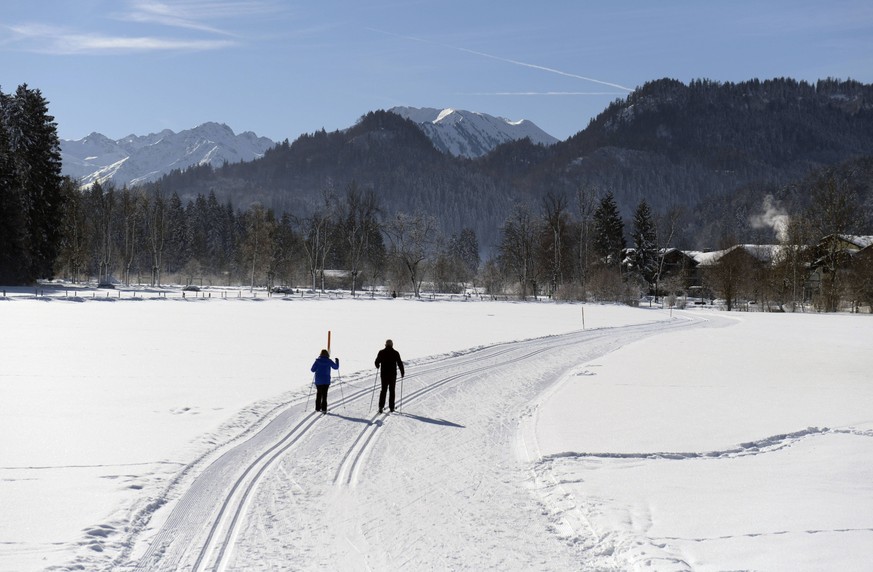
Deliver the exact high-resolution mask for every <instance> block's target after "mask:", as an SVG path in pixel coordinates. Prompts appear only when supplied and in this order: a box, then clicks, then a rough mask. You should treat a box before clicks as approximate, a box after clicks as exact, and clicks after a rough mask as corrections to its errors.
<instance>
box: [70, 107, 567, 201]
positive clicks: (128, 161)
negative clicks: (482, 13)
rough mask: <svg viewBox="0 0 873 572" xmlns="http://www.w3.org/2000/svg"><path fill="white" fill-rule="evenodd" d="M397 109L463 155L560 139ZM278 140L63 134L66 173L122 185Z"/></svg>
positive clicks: (203, 134)
mask: <svg viewBox="0 0 873 572" xmlns="http://www.w3.org/2000/svg"><path fill="white" fill-rule="evenodd" d="M391 111H392V112H394V113H396V114H398V115H400V116H402V117H406V118H408V119H410V120H411V121H413V122H415V123H416V124H418V125H419V127H420V128H421V129H422V131H423V132H424V133H425V135H427V136H428V138H429V139H430V140H431V142H432V143H433V145H434V146H435V147H436V148H437V149H439V150H440V151H443V152H445V153H449V154H451V155H454V156H458V157H467V158H474V157H481V156H482V155H485V154H486V153H489V152H490V151H492V150H493V149H494V148H495V147H497V146H498V145H501V144H503V143H507V142H510V141H515V140H518V139H523V138H525V137H527V138H529V139H530V140H531V141H532V142H534V143H540V144H544V145H550V144H553V143H556V142H557V141H558V140H557V139H556V138H554V137H552V136H551V135H549V134H548V133H546V132H545V131H543V130H542V129H540V128H539V127H537V126H536V125H535V124H534V123H532V122H530V121H528V120H520V121H510V120H508V119H504V118H502V117H494V116H491V115H488V114H485V113H475V112H471V111H464V110H459V109H442V110H441V109H432V108H414V107H395V108H393V109H391ZM275 145H276V143H275V142H274V141H271V140H270V139H268V138H267V137H259V136H257V135H255V134H254V133H252V132H250V131H246V132H245V133H240V134H239V135H237V134H234V132H233V130H232V129H231V128H230V127H228V126H227V125H224V124H221V123H204V124H202V125H199V126H197V127H194V128H192V129H186V130H184V131H181V132H179V133H175V132H173V131H171V130H169V129H165V130H163V131H161V132H160V133H151V134H149V135H143V136H137V135H128V136H127V137H125V138H123V139H118V140H112V139H109V138H108V137H106V136H105V135H102V134H100V133H91V134H90V135H88V136H87V137H85V138H83V139H78V140H62V141H61V158H62V161H63V174H64V175H67V176H70V177H72V178H74V179H76V180H77V181H79V183H80V185H82V186H84V187H87V186H90V185H91V184H92V183H94V182H95V181H99V182H100V183H101V184H105V183H107V182H109V181H111V182H112V183H113V184H115V186H116V187H119V188H121V187H123V186H125V185H126V186H129V187H130V186H135V185H140V184H143V183H148V182H153V181H157V180H158V179H160V178H161V177H162V176H164V175H167V174H169V173H170V172H171V171H173V170H185V169H188V168H189V167H193V166H195V165H211V166H213V167H220V166H221V165H223V164H224V163H239V162H241V161H252V160H254V159H257V158H259V157H262V156H263V155H264V152H265V151H266V150H267V149H269V148H271V147H273V146H275Z"/></svg>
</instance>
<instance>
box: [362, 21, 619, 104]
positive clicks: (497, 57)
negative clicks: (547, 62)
mask: <svg viewBox="0 0 873 572" xmlns="http://www.w3.org/2000/svg"><path fill="white" fill-rule="evenodd" d="M368 29H369V30H372V31H374V32H378V33H380V34H385V35H388V36H394V37H397V38H404V39H407V40H412V41H415V42H422V43H425V44H433V45H436V46H442V47H444V48H449V49H452V50H457V51H459V52H467V53H468V54H473V55H476V56H481V57H483V58H490V59H492V60H497V61H500V62H506V63H509V64H514V65H517V66H522V67H526V68H532V69H537V70H542V71H547V72H549V73H554V74H558V75H562V76H565V77H572V78H576V79H581V80H584V81H590V82H593V83H599V84H600V85H606V86H609V87H614V88H616V89H621V90H624V91H627V92H632V91H633V89H632V88H629V87H625V86H623V85H619V84H617V83H611V82H608V81H603V80H599V79H594V78H592V77H586V76H584V75H578V74H574V73H570V72H565V71H561V70H558V69H555V68H550V67H546V66H540V65H536V64H529V63H527V62H522V61H518V60H513V59H510V58H503V57H500V56H495V55H492V54H487V53H485V52H479V51H476V50H470V49H468V48H459V47H457V46H451V45H449V44H443V43H440V42H434V41H431V40H425V39H423V38H416V37H415V36H404V35H402V34H394V33H392V32H386V31H384V30H379V29H377V28H368ZM506 95H509V94H506ZM525 95H534V94H532V93H529V94H525ZM550 95H551V94H550ZM567 95H569V94H567Z"/></svg>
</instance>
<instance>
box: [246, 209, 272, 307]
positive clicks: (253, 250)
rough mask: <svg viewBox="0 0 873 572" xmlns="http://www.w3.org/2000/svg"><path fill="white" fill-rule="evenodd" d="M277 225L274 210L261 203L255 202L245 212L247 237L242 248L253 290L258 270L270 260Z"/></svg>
mask: <svg viewBox="0 0 873 572" xmlns="http://www.w3.org/2000/svg"><path fill="white" fill-rule="evenodd" d="M275 227H276V220H275V217H274V216H273V212H272V211H268V210H267V209H265V208H264V207H263V206H261V204H260V203H255V204H253V205H252V206H251V207H250V208H249V210H248V212H246V214H245V228H246V237H245V241H244V242H243V245H242V250H243V255H244V256H245V260H246V262H247V266H248V268H249V269H250V278H251V282H250V288H251V290H252V291H254V289H255V281H256V277H257V275H258V272H259V271H260V270H261V269H262V268H263V267H265V266H266V265H267V264H268V262H269V259H270V250H271V242H272V237H273V232H274V230H275ZM267 286H270V285H269V284H268V285H267Z"/></svg>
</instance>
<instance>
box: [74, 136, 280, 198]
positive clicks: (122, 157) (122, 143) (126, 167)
mask: <svg viewBox="0 0 873 572" xmlns="http://www.w3.org/2000/svg"><path fill="white" fill-rule="evenodd" d="M274 145H275V143H274V142H273V141H271V140H270V139H268V138H266V137H258V136H257V135H256V134H254V133H252V132H251V131H246V132H245V133H240V134H239V135H236V134H234V132H233V130H232V129H231V128H230V127H228V126H227V125H224V124H221V123H211V122H210V123H204V124H202V125H199V126H198V127H195V128H193V129H186V130H184V131H180V132H179V133H175V132H173V131H171V130H169V129H165V130H163V131H161V132H160V133H151V134H149V135H145V136H137V135H128V136H127V137H125V138H123V139H119V140H117V141H113V140H112V139H109V138H108V137H106V136H105V135H101V134H100V133H92V134H91V135H88V136H87V137H85V138H83V139H79V140H75V141H73V140H61V159H62V161H63V174H64V175H69V176H70V177H73V178H75V179H77V180H78V181H79V182H80V184H81V185H82V186H88V185H91V184H92V183H94V181H100V182H101V183H105V182H107V181H112V182H113V183H114V184H115V185H116V186H117V187H119V188H120V187H122V186H124V185H127V186H134V185H137V184H140V183H145V182H149V181H154V180H157V179H159V178H160V177H161V176H162V175H164V174H166V173H169V172H170V171H172V170H173V169H187V168H188V167H191V166H194V165H203V164H206V163H209V164H211V165H213V166H216V167H218V166H220V165H222V164H224V163H225V162H227V163H238V162H240V161H252V160H254V159H257V158H258V157H260V156H262V155H263V154H264V152H265V151H266V150H267V149H269V148H271V147H273V146H274Z"/></svg>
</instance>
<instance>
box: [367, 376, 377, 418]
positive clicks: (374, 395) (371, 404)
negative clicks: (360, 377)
mask: <svg viewBox="0 0 873 572" xmlns="http://www.w3.org/2000/svg"><path fill="white" fill-rule="evenodd" d="M378 381H379V368H376V377H375V378H374V379H373V393H372V395H370V409H369V411H368V413H369V412H370V411H373V398H374V397H376V383H377V382H378Z"/></svg>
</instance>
